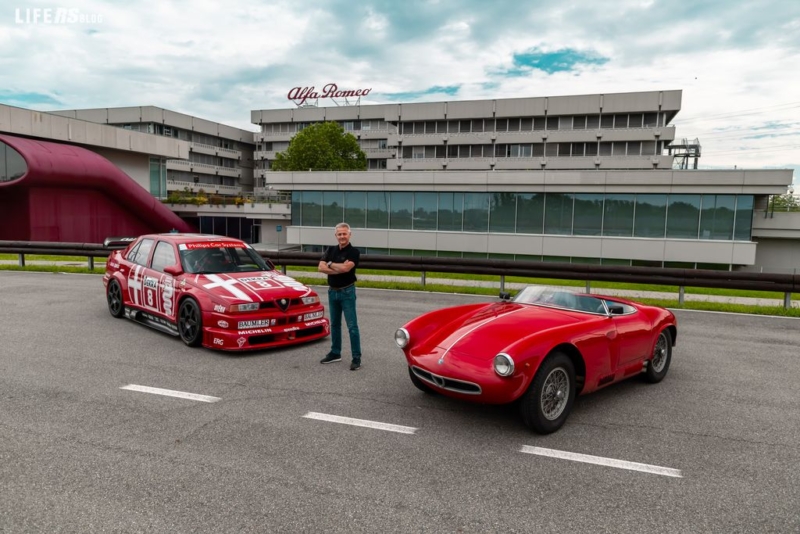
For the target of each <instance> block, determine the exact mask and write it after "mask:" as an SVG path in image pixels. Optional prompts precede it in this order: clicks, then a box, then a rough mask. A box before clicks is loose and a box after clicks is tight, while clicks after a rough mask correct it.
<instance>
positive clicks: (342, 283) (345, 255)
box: [322, 243, 361, 289]
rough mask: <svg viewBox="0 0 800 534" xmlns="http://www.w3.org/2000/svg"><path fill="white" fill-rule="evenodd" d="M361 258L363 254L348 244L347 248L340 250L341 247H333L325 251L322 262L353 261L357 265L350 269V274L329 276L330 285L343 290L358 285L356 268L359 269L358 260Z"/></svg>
mask: <svg viewBox="0 0 800 534" xmlns="http://www.w3.org/2000/svg"><path fill="white" fill-rule="evenodd" d="M360 257H361V252H359V250H358V249H357V248H356V247H354V246H353V245H352V243H348V244H347V246H346V247H344V248H339V245H332V246H330V247H328V248H327V249H326V250H325V254H323V255H322V261H324V262H325V263H328V262H329V261H332V262H333V263H344V262H346V261H347V260H350V261H352V262H353V263H355V264H356V266H355V267H353V268H352V269H350V271H349V272H346V273H339V274H329V275H328V285H329V286H330V287H333V288H337V289H338V288H341V287H347V286H349V285H351V284H355V283H356V267H358V260H359V258H360Z"/></svg>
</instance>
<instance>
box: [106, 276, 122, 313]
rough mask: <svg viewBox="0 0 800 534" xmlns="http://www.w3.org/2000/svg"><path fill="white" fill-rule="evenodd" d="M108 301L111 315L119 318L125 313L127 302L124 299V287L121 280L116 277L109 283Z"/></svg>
mask: <svg viewBox="0 0 800 534" xmlns="http://www.w3.org/2000/svg"><path fill="white" fill-rule="evenodd" d="M106 301H107V302H108V312H109V313H110V314H111V317H114V318H115V319H119V318H120V317H122V316H123V315H124V314H125V302H124V301H123V300H122V287H120V285H119V282H117V281H116V280H114V279H112V280H111V281H110V282H109V283H108V289H107V290H106Z"/></svg>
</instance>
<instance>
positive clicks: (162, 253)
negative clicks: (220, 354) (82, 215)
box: [103, 234, 330, 351]
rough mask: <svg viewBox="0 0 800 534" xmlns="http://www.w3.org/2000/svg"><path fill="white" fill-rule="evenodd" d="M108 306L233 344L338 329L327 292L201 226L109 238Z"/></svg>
mask: <svg viewBox="0 0 800 534" xmlns="http://www.w3.org/2000/svg"><path fill="white" fill-rule="evenodd" d="M105 245H106V246H114V245H118V246H124V245H127V247H126V248H125V249H124V250H117V251H114V252H112V253H111V254H110V255H109V257H108V261H107V263H106V273H105V275H103V285H104V286H105V288H106V299H107V301H108V311H109V312H111V315H112V316H114V317H127V318H128V319H132V320H134V321H136V322H139V323H142V324H145V325H147V326H150V327H152V328H155V329H156V330H160V331H162V332H166V333H168V334H172V335H175V336H180V338H181V339H182V340H183V342H184V343H186V344H187V345H189V346H191V347H195V346H199V345H202V346H204V347H207V348H210V349H222V350H230V351H238V350H251V349H262V348H268V347H278V346H282V345H290V344H294V343H298V342H301V341H310V340H313V339H319V338H323V337H325V336H327V335H328V334H329V333H330V327H329V324H328V320H327V319H326V318H325V311H324V309H323V307H322V304H321V303H320V300H319V296H318V295H317V293H316V292H314V291H313V290H312V289H310V288H308V287H306V286H304V285H303V284H301V283H300V282H297V281H296V280H294V279H293V278H290V277H288V276H285V275H283V274H282V273H280V272H279V271H276V270H275V267H274V266H273V265H272V263H270V262H269V261H267V260H265V259H264V258H262V257H261V256H260V255H259V254H258V253H257V252H256V251H255V250H253V249H252V248H251V247H250V245H248V244H247V243H245V242H243V241H239V240H238V239H231V238H228V237H220V236H214V235H199V234H157V235H156V234H153V235H144V236H141V237H139V238H109V239H106V242H105Z"/></svg>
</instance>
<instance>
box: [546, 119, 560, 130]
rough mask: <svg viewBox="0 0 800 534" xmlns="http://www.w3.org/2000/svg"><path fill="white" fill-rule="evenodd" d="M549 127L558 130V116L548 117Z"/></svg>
mask: <svg viewBox="0 0 800 534" xmlns="http://www.w3.org/2000/svg"><path fill="white" fill-rule="evenodd" d="M547 129H548V130H558V117H547Z"/></svg>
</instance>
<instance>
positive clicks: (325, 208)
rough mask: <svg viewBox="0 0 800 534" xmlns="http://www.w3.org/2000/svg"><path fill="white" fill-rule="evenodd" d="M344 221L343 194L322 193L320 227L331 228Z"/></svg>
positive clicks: (335, 192) (339, 192)
mask: <svg viewBox="0 0 800 534" xmlns="http://www.w3.org/2000/svg"><path fill="white" fill-rule="evenodd" d="M343 220H344V193H343V192H341V191H324V192H323V193H322V226H330V227H331V228H333V227H334V226H336V225H337V224H339V223H340V222H342V221H343Z"/></svg>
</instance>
